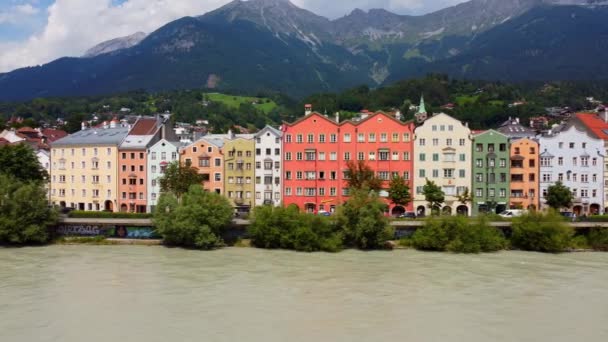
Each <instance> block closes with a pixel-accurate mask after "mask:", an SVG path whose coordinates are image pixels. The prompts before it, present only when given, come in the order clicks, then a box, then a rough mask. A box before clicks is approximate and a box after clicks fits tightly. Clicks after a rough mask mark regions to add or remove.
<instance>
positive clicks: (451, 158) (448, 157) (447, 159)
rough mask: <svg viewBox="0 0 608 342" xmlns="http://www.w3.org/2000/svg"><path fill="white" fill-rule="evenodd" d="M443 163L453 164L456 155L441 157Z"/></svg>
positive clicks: (449, 154)
mask: <svg viewBox="0 0 608 342" xmlns="http://www.w3.org/2000/svg"><path fill="white" fill-rule="evenodd" d="M443 161H445V162H455V161H456V155H455V154H454V153H446V154H444V155H443Z"/></svg>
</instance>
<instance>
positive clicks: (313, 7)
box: [0, 0, 465, 72]
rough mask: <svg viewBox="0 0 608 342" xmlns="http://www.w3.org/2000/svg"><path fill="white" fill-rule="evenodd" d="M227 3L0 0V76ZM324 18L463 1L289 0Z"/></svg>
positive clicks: (417, 11)
mask: <svg viewBox="0 0 608 342" xmlns="http://www.w3.org/2000/svg"><path fill="white" fill-rule="evenodd" d="M229 1H231V0H0V51H2V53H0V72H6V71H10V70H13V69H16V68H19V67H24V66H32V65H38V64H43V63H48V62H50V61H52V60H54V59H56V58H59V57H63V56H80V55H82V54H83V53H84V52H85V51H86V50H87V49H88V48H90V47H92V46H94V45H96V44H98V43H100V42H102V41H105V40H108V39H112V38H116V37H121V36H126V35H130V34H133V33H135V32H138V31H143V32H146V33H149V32H152V31H154V30H155V29H157V28H159V27H160V26H162V25H164V24H166V23H167V22H170V21H172V20H175V19H178V18H180V17H183V16H186V15H200V14H203V13H205V12H207V11H210V10H213V9H215V8H218V7H220V6H222V5H224V4H226V3H228V2H229ZM291 1H292V2H293V3H294V4H296V5H297V6H299V7H302V8H305V9H308V10H310V11H312V12H314V13H316V14H319V15H323V16H326V17H329V18H337V17H340V16H343V15H345V14H347V13H349V12H351V11H352V10H353V9H354V8H362V9H365V10H367V9H370V8H385V9H387V10H390V11H393V12H395V13H400V14H422V13H427V12H431V11H434V10H437V9H440V8H444V7H447V6H450V5H454V4H456V3H459V2H464V1H465V0H291Z"/></svg>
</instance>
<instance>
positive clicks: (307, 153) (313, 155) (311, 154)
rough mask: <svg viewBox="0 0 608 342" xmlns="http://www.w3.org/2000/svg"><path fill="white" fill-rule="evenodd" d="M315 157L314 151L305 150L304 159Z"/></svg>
mask: <svg viewBox="0 0 608 342" xmlns="http://www.w3.org/2000/svg"><path fill="white" fill-rule="evenodd" d="M315 159H316V152H314V151H308V152H306V160H315Z"/></svg>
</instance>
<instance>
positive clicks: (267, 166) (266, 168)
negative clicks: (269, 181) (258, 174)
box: [256, 160, 273, 170]
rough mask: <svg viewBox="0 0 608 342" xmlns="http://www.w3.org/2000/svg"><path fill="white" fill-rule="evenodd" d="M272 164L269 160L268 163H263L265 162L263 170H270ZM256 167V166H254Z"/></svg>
mask: <svg viewBox="0 0 608 342" xmlns="http://www.w3.org/2000/svg"><path fill="white" fill-rule="evenodd" d="M272 164H273V163H272V161H271V160H269V161H265V162H264V170H272ZM256 166H257V165H256Z"/></svg>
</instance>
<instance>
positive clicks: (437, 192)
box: [422, 178, 445, 215]
mask: <svg viewBox="0 0 608 342" xmlns="http://www.w3.org/2000/svg"><path fill="white" fill-rule="evenodd" d="M422 194H423V195H424V200H425V201H427V202H428V207H429V209H431V213H432V214H433V215H439V209H440V208H441V205H442V204H443V202H444V201H445V194H444V193H443V190H441V187H439V185H437V184H435V182H433V181H432V180H429V179H428V178H427V179H426V184H424V186H423V187H422Z"/></svg>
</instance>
